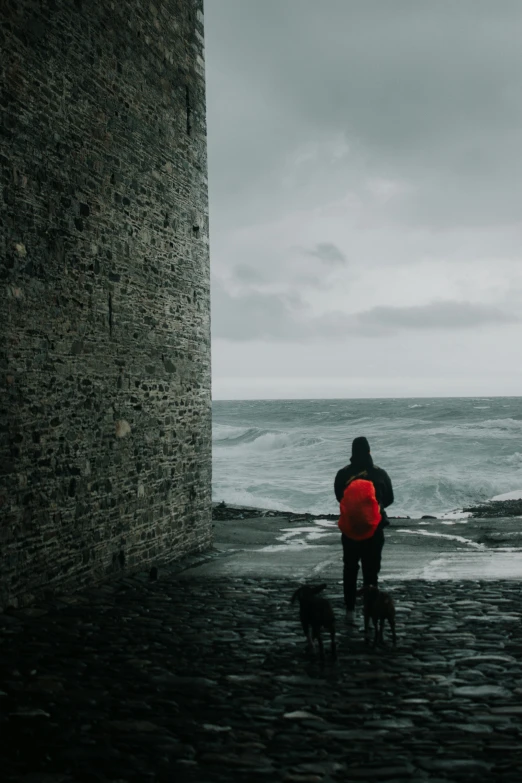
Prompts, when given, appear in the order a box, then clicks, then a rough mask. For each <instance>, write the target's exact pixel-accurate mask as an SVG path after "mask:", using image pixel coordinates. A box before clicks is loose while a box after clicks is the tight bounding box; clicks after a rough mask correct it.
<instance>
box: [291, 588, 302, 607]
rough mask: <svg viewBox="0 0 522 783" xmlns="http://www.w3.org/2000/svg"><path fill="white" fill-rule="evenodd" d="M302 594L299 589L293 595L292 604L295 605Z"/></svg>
mask: <svg viewBox="0 0 522 783" xmlns="http://www.w3.org/2000/svg"><path fill="white" fill-rule="evenodd" d="M300 592H301V588H300V587H298V588H297V590H296V591H295V593H294V594H293V596H292V598H291V601H290V603H291V604H295V602H296V600H297V599H298V598H299V593H300Z"/></svg>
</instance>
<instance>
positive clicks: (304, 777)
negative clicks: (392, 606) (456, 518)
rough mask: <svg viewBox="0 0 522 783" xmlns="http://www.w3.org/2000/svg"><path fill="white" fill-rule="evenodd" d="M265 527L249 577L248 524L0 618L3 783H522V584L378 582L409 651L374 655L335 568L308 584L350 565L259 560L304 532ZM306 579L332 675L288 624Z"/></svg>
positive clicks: (278, 556)
mask: <svg viewBox="0 0 522 783" xmlns="http://www.w3.org/2000/svg"><path fill="white" fill-rule="evenodd" d="M254 519H256V518H254ZM254 519H250V520H248V524H250V525H252V524H253V522H254ZM257 519H258V521H262V520H259V518H257ZM517 521H518V520H515V519H512V520H511V523H512V524H515V523H516V522H517ZM264 522H265V524H267V525H268V524H270V525H272V527H271V528H270V527H267V528H266V529H265V530H264V531H263V530H261V529H260V530H259V531H258V533H257V535H259V536H261V538H262V540H257V539H256V540H255V541H251V542H250V544H249V545H248V547H250V550H249V552H250V556H251V558H253V562H254V566H255V567H253V568H252V569H251V571H252V573H253V574H254V576H252V575H250V576H248V575H247V574H246V569H245V567H244V565H243V563H244V560H243V559H242V558H245V557H246V556H247V555H248V552H247V555H245V550H246V549H248V547H247V545H246V544H244V543H241V540H240V539H239V538H238V537H240V535H241V534H242V530H243V529H244V526H245V520H239V521H238V520H228V522H227V521H226V520H223V521H221V522H220V521H218V520H216V521H215V523H214V524H215V525H216V528H215V547H214V549H213V550H212V551H211V552H207V553H202V554H201V555H197V556H194V557H192V558H190V559H189V560H186V561H184V562H183V563H181V564H180V563H178V564H177V565H175V566H170V567H164V568H162V567H160V568H159V569H158V573H157V574H156V572H153V573H152V577H156V575H157V579H155V578H153V579H151V578H150V576H151V575H150V574H149V572H143V573H137V574H134V575H129V576H127V577H124V578H122V579H120V580H119V581H115V582H111V583H109V584H104V585H99V586H98V587H95V588H91V589H90V590H86V591H83V592H81V593H77V594H74V595H68V596H54V597H52V598H51V597H49V598H48V599H47V600H46V601H41V602H40V603H39V604H38V605H35V606H33V607H28V608H25V609H18V610H14V609H13V610H10V611H8V612H6V613H4V614H1V615H0V629H1V639H2V648H1V681H0V699H1V704H2V711H1V714H0V733H1V736H2V738H3V739H4V740H5V743H4V748H5V749H4V751H3V754H2V756H3V773H4V779H5V780H7V781H13V782H14V781H25V782H26V783H68V782H69V781H93V782H94V781H96V782H97V783H98V782H104V781H118V782H119V783H124V781H129V783H131V781H132V782H134V781H136V782H137V781H165V783H166V782H167V781H172V780H176V781H184V780H187V781H198V782H202V783H204V782H206V781H223V782H224V781H286V782H287V783H328V781H340V780H343V781H345V780H361V781H362V780H376V781H395V783H399V781H432V783H435V782H436V781H445V782H446V783H447V782H448V781H464V780H468V781H474V780H478V779H480V780H481V781H506V782H508V781H509V782H511V781H513V783H514V782H515V781H518V780H519V778H520V771H521V770H522V741H521V740H522V738H521V736H520V735H521V732H522V626H521V616H522V610H521V605H520V586H519V581H518V580H516V579H511V580H507V579H502V578H501V575H498V576H497V577H496V578H490V579H487V580H484V579H481V578H480V576H479V577H477V578H470V579H440V578H439V579H437V580H427V579H415V578H406V579H404V578H401V575H400V573H399V574H398V575H397V576H395V577H392V576H390V574H387V569H386V566H384V567H383V583H382V587H383V589H386V590H387V591H389V592H390V593H391V595H392V596H393V598H394V600H395V603H396V607H397V636H398V640H397V647H396V648H393V647H392V646H391V643H390V640H389V638H387V636H386V632H385V645H384V646H383V647H378V648H376V649H373V648H372V647H371V646H367V645H366V644H365V643H364V638H363V633H362V618H361V616H360V615H359V616H358V619H357V625H356V627H355V629H353V630H351V629H350V628H349V626H347V625H345V622H344V617H343V604H342V585H341V571H340V570H339V560H338V559H337V560H335V561H332V562H333V566H331V567H330V568H328V569H325V570H323V571H320V572H317V573H315V572H314V563H315V564H317V563H319V562H321V558H324V556H325V553H326V552H327V551H329V549H330V548H331V550H332V553H335V557H338V552H337V548H334V545H333V544H332V545H331V547H330V545H329V544H328V543H326V544H325V545H324V546H318V547H317V548H310V551H309V552H308V553H307V558H308V559H307V560H306V561H303V563H305V566H306V567H305V568H304V570H303V571H302V572H301V571H300V570H299V569H300V567H301V566H299V567H298V568H297V572H295V571H293V570H292V563H291V562H289V561H292V558H293V557H294V554H292V552H290V554H289V552H288V550H284V552H283V551H279V550H276V551H269V552H267V553H263V552H262V550H263V547H266V546H267V542H269V541H272V542H273V541H275V540H276V539H277V532H278V531H281V530H285V529H286V527H285V526H287V527H291V524H290V525H289V524H288V520H285V519H282V520H281V519H272V520H269V521H267V520H265V521H264ZM299 524H300V523H299ZM395 524H399V521H397V522H394V523H393V526H395ZM400 524H402V523H400ZM478 524H483V522H481V521H480V520H479V521H478ZM240 525H243V529H242V528H240V527H239V526H240ZM398 535H399V534H397V536H398ZM406 538H408V536H404V539H406ZM392 540H393V539H392V537H391V536H390V537H389V541H388V544H389V545H390V549H389V560H391V559H393V558H392V545H391V541H392ZM408 540H409V538H408ZM388 544H387V545H388ZM436 544H437V542H436ZM430 545H432V543H431V539H430ZM305 548H306V544H305ZM282 554H283V555H284V557H282ZM295 556H296V557H297V555H295ZM332 556H333V555H332ZM435 556H436V557H438V556H439V553H437V552H435ZM263 558H265V559H263ZM327 559H328V558H327ZM245 562H248V561H245ZM260 563H264V567H265V572H263V571H262V569H261V567H260V565H259V564H260ZM269 563H270V564H271V565H269ZM234 564H235V565H234ZM278 567H279V569H280V570H279V575H277V568H278ZM305 573H306V574H307V576H308V581H313V580H314V579H315V578H316V577H317V578H320V581H324V582H326V583H327V589H326V591H325V595H326V596H327V597H328V598H329V599H330V601H331V602H332V605H333V608H334V611H335V613H336V617H337V635H338V648H339V649H338V659H337V661H336V662H333V661H331V659H330V658H329V657H328V645H326V644H325V648H326V649H327V655H326V660H325V662H324V664H321V662H320V661H319V659H318V657H317V655H316V654H315V653H308V652H307V651H306V646H305V640H304V637H303V635H302V631H301V629H300V626H299V621H298V616H297V610H296V608H295V606H291V605H290V597H291V595H292V592H293V590H294V589H295V587H296V584H298V583H299V581H300V580H301V577H302V575H303V574H305Z"/></svg>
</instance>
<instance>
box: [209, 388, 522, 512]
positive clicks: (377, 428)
mask: <svg viewBox="0 0 522 783" xmlns="http://www.w3.org/2000/svg"><path fill="white" fill-rule="evenodd" d="M359 435H365V436H366V437H367V438H368V440H369V442H370V446H371V451H372V456H373V459H374V462H375V464H376V465H378V466H379V467H382V468H384V469H385V470H386V471H387V472H388V473H389V475H390V478H391V480H392V483H393V488H394V492H395V503H394V504H393V506H391V507H390V509H389V514H390V516H410V517H412V518H415V517H420V516H422V515H424V514H431V515H442V514H445V513H448V512H451V511H454V510H457V509H462V508H463V507H464V506H467V505H472V504H475V503H479V502H481V501H485V500H489V499H491V498H494V497H496V496H498V495H503V494H505V493H509V492H513V491H516V490H520V489H522V398H521V397H493V398H478V397H477V398H475V397H474V398H436V399H426V398H422V399H372V400H259V401H251V400H245V401H214V403H213V424H212V438H213V482H212V494H213V500H214V501H217V502H220V501H222V500H224V501H225V502H226V503H230V504H238V505H245V506H254V507H258V508H267V509H275V510H281V511H295V512H299V513H303V512H310V513H314V514H326V513H336V512H337V511H338V509H339V507H338V504H337V502H336V500H335V497H334V494H333V480H334V477H335V473H336V471H337V470H338V469H339V468H341V467H342V466H343V465H346V464H347V463H348V462H349V458H350V452H351V442H352V440H353V438H355V437H357V436H359Z"/></svg>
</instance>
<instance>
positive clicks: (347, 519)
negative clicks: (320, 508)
mask: <svg viewBox="0 0 522 783" xmlns="http://www.w3.org/2000/svg"><path fill="white" fill-rule="evenodd" d="M367 475H368V474H367V473H366V471H364V472H363V473H359V474H358V475H357V476H353V478H351V479H350V480H349V481H348V483H347V484H346V487H345V489H344V494H343V497H342V500H341V502H340V504H339V508H340V511H341V516H340V517H339V522H338V525H339V529H340V531H341V533H344V535H345V536H347V537H348V538H352V539H354V540H355V541H364V539H366V538H371V537H372V536H373V534H374V533H375V531H376V530H377V527H378V525H379V522H380V521H381V509H380V506H379V503H378V502H377V498H376V496H375V487H374V486H373V483H372V482H371V481H369V480H368V479H364V478H362V476H367Z"/></svg>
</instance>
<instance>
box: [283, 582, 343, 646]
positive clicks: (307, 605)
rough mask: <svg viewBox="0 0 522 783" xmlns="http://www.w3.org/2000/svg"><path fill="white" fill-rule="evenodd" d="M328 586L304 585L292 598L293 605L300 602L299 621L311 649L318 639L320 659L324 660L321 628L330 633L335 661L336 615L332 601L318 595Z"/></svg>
mask: <svg viewBox="0 0 522 783" xmlns="http://www.w3.org/2000/svg"><path fill="white" fill-rule="evenodd" d="M325 587H326V585H325V584H322V585H317V586H312V585H303V586H302V587H299V588H298V589H297V590H296V591H295V593H294V594H293V596H292V600H291V603H292V604H293V603H295V602H296V601H299V619H300V620H301V625H302V626H303V631H304V635H305V636H306V638H307V640H308V646H309V648H313V639H317V643H318V645H319V657H320V658H321V660H324V650H323V640H322V639H321V628H326V630H327V631H329V632H330V639H331V650H332V658H333V659H335V658H336V655H337V650H336V646H335V615H334V613H333V609H332V607H331V604H330V601H328V600H327V599H326V598H322V597H320V596H318V595H317V593H321V592H322V591H323V590H324V589H325Z"/></svg>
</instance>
